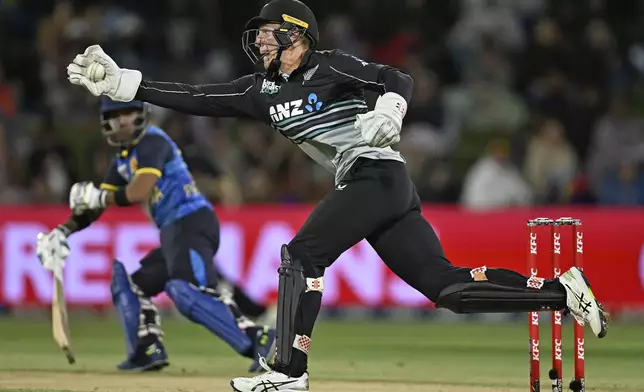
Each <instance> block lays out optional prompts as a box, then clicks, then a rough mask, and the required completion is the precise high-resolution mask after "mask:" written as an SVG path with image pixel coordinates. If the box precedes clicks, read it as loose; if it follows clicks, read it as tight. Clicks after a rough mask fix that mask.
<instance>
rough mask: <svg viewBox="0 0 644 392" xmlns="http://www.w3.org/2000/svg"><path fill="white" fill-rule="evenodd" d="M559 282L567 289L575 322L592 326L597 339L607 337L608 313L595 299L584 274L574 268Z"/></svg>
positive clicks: (569, 307)
mask: <svg viewBox="0 0 644 392" xmlns="http://www.w3.org/2000/svg"><path fill="white" fill-rule="evenodd" d="M559 282H561V284H562V285H563V286H564V287H565V288H566V293H567V296H566V297H567V298H566V302H567V305H568V309H569V310H570V313H571V314H572V316H573V317H574V318H575V320H577V321H578V322H580V323H588V324H590V328H591V329H592V330H593V333H594V334H595V335H597V337H599V338H603V337H604V336H606V332H607V327H606V312H605V311H604V309H603V308H602V306H601V304H600V303H599V302H598V301H597V300H596V299H595V295H594V294H593V292H592V290H591V289H590V284H588V280H586V277H585V276H584V273H583V272H581V270H580V269H579V268H577V267H572V268H570V269H569V270H568V271H566V272H565V273H564V274H563V275H561V276H560V277H559Z"/></svg>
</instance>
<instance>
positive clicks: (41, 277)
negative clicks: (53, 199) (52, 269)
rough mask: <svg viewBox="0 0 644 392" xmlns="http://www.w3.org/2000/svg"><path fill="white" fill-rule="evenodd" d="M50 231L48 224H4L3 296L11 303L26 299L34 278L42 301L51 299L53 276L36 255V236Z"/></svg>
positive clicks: (37, 294) (35, 288)
mask: <svg viewBox="0 0 644 392" xmlns="http://www.w3.org/2000/svg"><path fill="white" fill-rule="evenodd" d="M48 231H49V229H48V228H47V226H45V225H41V224H38V223H11V224H7V225H5V226H4V233H3V236H2V243H3V244H4V254H3V255H2V258H3V261H4V263H3V266H4V270H3V273H2V277H3V279H4V282H2V287H3V289H4V293H3V297H4V298H5V299H6V300H7V301H8V302H9V303H21V302H24V301H25V300H26V298H25V295H26V292H27V285H26V284H27V281H31V283H32V287H33V288H34V290H35V294H36V297H37V299H38V301H39V302H44V303H49V302H51V301H50V299H51V296H52V284H51V282H52V277H51V274H50V273H49V272H47V271H46V270H45V269H44V268H43V267H42V265H41V264H40V261H39V260H38V256H36V237H37V236H38V233H40V232H48Z"/></svg>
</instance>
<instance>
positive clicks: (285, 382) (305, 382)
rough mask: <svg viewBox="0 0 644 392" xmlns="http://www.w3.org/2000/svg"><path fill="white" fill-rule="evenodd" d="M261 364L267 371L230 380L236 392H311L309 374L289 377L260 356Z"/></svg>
mask: <svg viewBox="0 0 644 392" xmlns="http://www.w3.org/2000/svg"><path fill="white" fill-rule="evenodd" d="M259 364H260V365H261V366H262V367H263V368H264V370H266V373H263V374H260V375H258V376H255V377H237V378H233V379H232V380H230V386H231V387H233V391H235V392H309V375H308V374H307V373H304V374H303V375H302V376H300V377H297V378H295V377H289V376H287V375H286V374H284V373H280V372H276V371H274V370H273V369H271V368H270V366H268V364H267V363H266V359H265V358H263V357H260V358H259Z"/></svg>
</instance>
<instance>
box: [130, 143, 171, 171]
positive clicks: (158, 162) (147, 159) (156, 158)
mask: <svg viewBox="0 0 644 392" xmlns="http://www.w3.org/2000/svg"><path fill="white" fill-rule="evenodd" d="M136 153H137V159H138V162H139V167H138V169H137V170H136V173H152V174H155V175H156V176H157V177H161V175H162V173H163V166H164V165H165V164H166V162H168V161H170V160H172V157H173V151H172V145H171V144H170V142H168V141H167V140H166V139H165V138H164V137H163V136H161V135H145V136H144V137H143V139H141V141H140V142H139V144H138V145H137V146H136Z"/></svg>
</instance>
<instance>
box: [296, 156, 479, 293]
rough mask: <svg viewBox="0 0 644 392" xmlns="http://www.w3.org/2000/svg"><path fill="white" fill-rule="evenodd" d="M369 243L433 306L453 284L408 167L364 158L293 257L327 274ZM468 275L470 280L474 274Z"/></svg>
mask: <svg viewBox="0 0 644 392" xmlns="http://www.w3.org/2000/svg"><path fill="white" fill-rule="evenodd" d="M363 239H367V241H368V242H369V243H370V244H371V246H372V247H373V248H374V250H375V251H376V252H377V253H378V255H379V256H380V258H381V259H382V260H383V261H384V262H385V264H386V265H387V266H388V267H389V268H390V269H391V270H392V271H393V272H394V273H395V274H396V275H398V276H399V277H400V278H401V279H403V280H404V281H405V282H407V283H408V284H409V285H410V286H412V287H413V288H415V289H416V290H418V291H420V292H421V293H423V294H424V295H425V296H426V297H427V298H429V299H430V300H432V301H435V300H436V298H437V297H438V294H439V293H440V291H441V290H442V289H443V288H444V287H445V286H446V285H447V284H449V283H452V282H446V281H445V279H443V277H442V275H443V274H445V273H453V272H454V271H453V270H454V267H453V266H452V265H451V263H450V262H449V261H448V260H447V259H446V258H445V254H444V252H443V248H442V246H441V244H440V242H439V240H438V237H437V236H436V233H435V232H434V230H433V229H432V227H431V225H430V224H429V222H427V220H425V218H424V217H423V216H422V215H421V204H420V198H419V197H418V194H417V193H416V189H415V187H414V184H413V183H412V181H411V179H410V178H409V175H408V174H407V170H406V168H405V165H404V163H402V162H398V161H393V160H373V159H366V158H359V159H358V160H357V161H356V162H355V163H354V165H353V166H352V168H351V169H350V170H349V172H348V173H347V174H346V176H345V177H344V178H343V180H342V181H341V182H340V183H339V184H338V185H337V186H336V188H335V190H333V191H332V192H330V193H329V194H327V195H326V197H325V198H324V199H323V200H322V201H321V202H320V203H319V204H318V205H317V207H316V208H315V209H314V210H313V212H312V213H311V215H310V216H309V218H308V219H307V221H306V222H305V223H304V225H303V226H302V227H301V228H300V230H299V232H298V233H297V235H296V236H295V238H293V240H292V241H291V243H290V244H289V251H290V252H291V254H292V255H293V256H294V257H301V258H303V259H306V260H307V261H308V263H309V264H310V265H311V266H313V267H314V268H315V270H316V272H318V273H323V271H324V269H325V268H328V267H329V266H331V264H333V262H334V261H335V260H336V259H337V258H338V257H339V256H340V255H341V254H342V253H343V252H345V251H346V250H347V249H349V248H351V247H352V246H353V245H355V244H356V243H358V242H360V241H361V240H363ZM463 270H464V271H462V273H465V274H466V276H465V277H466V278H468V277H469V268H468V269H463ZM320 276H321V275H320ZM448 280H452V279H448Z"/></svg>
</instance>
